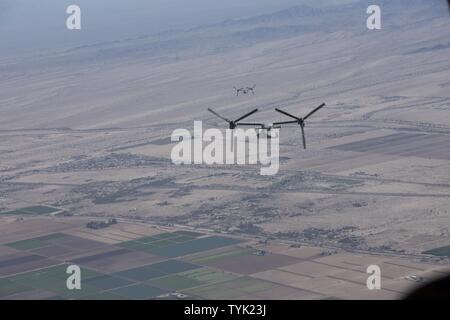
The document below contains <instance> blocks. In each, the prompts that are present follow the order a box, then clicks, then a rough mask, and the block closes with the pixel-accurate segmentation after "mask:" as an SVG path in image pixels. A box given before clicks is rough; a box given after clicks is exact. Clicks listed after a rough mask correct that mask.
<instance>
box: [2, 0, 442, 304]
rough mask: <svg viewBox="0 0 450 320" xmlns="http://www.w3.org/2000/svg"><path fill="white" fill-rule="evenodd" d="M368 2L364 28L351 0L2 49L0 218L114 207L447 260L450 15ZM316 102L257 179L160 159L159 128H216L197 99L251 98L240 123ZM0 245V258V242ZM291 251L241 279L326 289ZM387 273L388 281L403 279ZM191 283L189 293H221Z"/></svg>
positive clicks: (144, 215) (236, 230) (163, 143)
mask: <svg viewBox="0 0 450 320" xmlns="http://www.w3.org/2000/svg"><path fill="white" fill-rule="evenodd" d="M380 3H381V4H380V5H381V7H382V9H383V27H382V29H381V30H368V29H367V28H366V18H367V14H366V8H367V2H366V1H361V2H358V3H356V4H351V5H345V6H342V7H339V8H334V7H333V8H327V9H311V8H308V7H294V8H291V9H288V10H285V11H281V12H276V13H273V14H270V15H265V16H257V17H250V18H247V19H242V20H230V21H225V22H223V23H220V24H214V25H208V26H202V27H199V28H194V29H190V30H178V31H172V32H167V33H162V34H158V35H149V36H146V37H140V38H130V39H123V40H121V41H115V42H106V43H99V44H97V45H91V46H83V47H77V48H67V50H64V51H56V52H42V53H39V54H34V55H32V56H20V57H19V56H18V57H4V58H1V57H0V75H1V76H0V218H1V219H2V220H0V229H1V227H2V225H4V224H5V225H9V224H11V226H14V227H16V226H17V225H20V223H27V222H28V221H30V220H29V219H31V221H32V219H36V218H35V215H36V214H37V215H40V214H42V215H54V216H55V219H57V221H58V223H62V224H68V225H71V228H75V227H80V226H81V224H80V225H76V226H75V227H74V226H73V224H74V223H75V224H76V221H79V220H78V219H92V218H95V219H107V218H118V219H123V221H128V222H130V221H135V222H139V223H147V224H151V225H153V226H160V227H167V228H188V229H189V230H191V231H192V230H193V231H195V230H208V232H212V233H216V234H219V233H220V234H222V235H223V234H227V235H228V236H232V237H238V238H239V237H245V238H246V239H248V241H251V240H249V239H256V240H255V241H265V240H268V241H275V242H276V241H281V242H283V241H287V243H289V245H288V246H287V247H286V248H283V249H282V250H281V249H280V250H281V251H283V252H284V251H285V250H289V249H288V248H290V247H289V246H291V245H293V244H296V243H297V244H298V245H300V246H308V247H311V248H315V250H319V251H320V252H323V251H327V250H337V252H339V253H337V254H340V255H342V257H345V259H351V258H349V256H348V255H352V254H355V255H358V254H361V255H368V256H367V257H369V258H367V259H369V260H371V261H372V260H376V261H378V260H380V259H381V260H383V258H382V257H389V259H394V260H395V259H404V258H405V259H409V260H408V261H414V263H417V264H418V265H417V266H419V267H418V268H419V269H420V270H421V267H420V263H428V264H432V266H433V267H431V269H433V268H440V267H445V266H446V265H448V261H449V259H450V250H448V248H447V247H448V246H450V97H449V94H448V93H449V88H450V42H449V41H450V40H449V39H450V38H449V35H450V19H449V15H448V11H447V10H446V9H445V6H444V5H445V4H444V3H443V2H442V4H439V3H433V4H432V5H427V4H428V1H422V0H414V1H381V2H380ZM253 84H257V86H256V89H255V93H256V94H255V95H251V94H250V95H241V96H239V97H236V95H235V92H234V90H233V86H247V85H253ZM322 102H326V103H327V106H326V107H325V108H324V109H323V110H321V111H320V112H319V113H317V114H316V115H315V116H314V117H312V118H311V119H310V120H309V121H308V123H307V126H306V134H307V139H308V149H307V150H303V149H302V146H301V143H302V142H301V133H300V128H299V127H298V126H295V125H293V126H292V127H289V128H283V129H282V130H281V139H280V141H281V145H280V170H279V173H278V174H277V175H274V176H261V175H260V173H259V169H260V168H259V166H249V165H244V166H233V165H224V166H220V165H215V166H208V165H188V166H186V165H184V166H176V165H174V164H173V163H172V162H171V159H170V154H171V150H172V148H173V146H174V143H172V142H171V141H170V137H171V134H172V132H173V130H175V129H178V128H184V129H188V130H192V129H193V124H194V121H195V120H202V121H203V123H204V125H206V126H208V127H209V128H220V129H225V128H226V123H225V122H221V121H220V119H218V118H215V117H214V116H213V115H211V114H210V113H208V112H207V108H213V109H214V110H216V111H218V112H220V113H221V114H223V115H226V116H227V117H230V118H234V117H238V116H239V115H242V114H244V113H246V112H248V111H250V110H252V109H253V108H258V109H259V112H258V113H256V114H255V115H252V116H251V120H254V121H257V122H259V121H262V122H267V121H269V122H276V121H283V120H286V118H285V117H283V116H282V115H280V114H278V113H276V112H275V111H274V109H275V108H281V109H283V110H286V111H289V112H290V113H292V114H295V115H298V116H302V115H305V114H307V113H308V112H309V111H310V110H311V109H313V108H314V107H316V106H318V105H320V104H321V103H322ZM39 206H44V208H47V207H48V208H54V210H53V211H52V210H49V211H48V212H47V211H46V210H44V211H40V209H39V208H41V207H39ZM35 207H37V208H38V210H37V211H36V210H34V209H29V208H35ZM24 208H25V209H24ZM27 208H28V209H27ZM11 219H12V220H11ZM16 219H20V220H19V221H16ZM43 219H44V218H43ZM49 219H50V218H49ZM65 220H67V222H64V221H65ZM74 221H75V222H74ZM80 221H84V220H80ZM69 229H70V228H69ZM1 230H2V232H3V229H1ZM55 230H56V231H55V232H62V231H61V229H60V227H57V228H56V229H55ZM50 232H51V230H49V231H48V233H50ZM78 236H79V235H78ZM2 237H3V233H2V234H0V239H2ZM247 237H250V238H247ZM27 238H30V236H25V234H22V235H21V236H20V237H18V238H17V239H11V238H9V237H8V239H6V238H5V240H4V241H2V242H4V243H7V241H8V243H10V242H12V241H20V240H23V239H27ZM122 240H123V239H122ZM103 242H104V240H103ZM100 247H101V246H100ZM1 248H2V252H0V256H3V255H7V254H12V253H11V252H9V251H8V250H9V249H4V248H3V247H1ZM5 248H6V247H5ZM320 248H322V249H320ZM446 248H447V249H446ZM434 249H440V250H438V252H439V254H433V253H435V252H437V251H433V250H434ZM341 250H342V251H341ZM430 250H431V251H430ZM3 251H4V252H5V253H3ZM272 251H273V250H272ZM341 252H344V253H341ZM442 252H443V253H442ZM284 253H285V252H284ZM284 253H280V254H284ZM273 254H278V253H277V252H274V253H273ZM371 255H376V256H375V258H370V257H372V256H371ZM287 256H289V257H291V256H290V255H287ZM314 257H315V256H314ZM338 257H339V256H338ZM364 257H365V256H364ZM380 257H381V258H380ZM294 258H295V256H294ZM294 258H292V257H291V258H286V259H288V260H289V259H294ZM299 259H300V260H301V261H300V260H299V261H291V260H289V261H287V262H286V264H285V265H280V266H278V265H274V266H272V265H270V268H269V266H268V267H267V268H266V269H264V270H261V271H260V272H259V273H258V272H253V271H252V272H251V274H252V279H253V277H255V278H258V279H261V280H264V281H272V280H273V279H274V277H275V278H276V279H278V281H279V283H284V282H283V281H286V280H285V279H286V278H285V277H286V276H287V275H288V274H291V273H294V274H297V277H298V279H297V280H296V281H297V282H298V284H299V287H298V288H302V290H303V289H304V290H306V291H302V292H297V291H295V290H294V289H292V288H291V290H292V291H289V290H288V291H289V292H290V293H292V296H290V295H289V294H290V293H289V294H288V293H286V295H285V297H291V298H305V299H315V298H326V297H337V295H338V292H339V291H342V287H340V286H339V283H340V282H339V281H341V280H339V277H344V275H343V274H341V273H342V272H345V271H348V270H337V269H335V268H338V267H336V265H335V264H336V263H337V262H336V261H337V260H333V262H332V263H331V262H330V263H329V264H330V265H328V264H326V263H328V262H326V261H322V260H327V259H326V257H325V258H323V257H322V258H320V259H322V260H321V263H323V266H324V268H331V269H333V270H332V271H330V272H331V273H333V272H334V271H335V274H336V275H335V277H336V278H335V279H334V281H335V282H336V287H334V286H333V284H330V285H331V287H328V286H326V287H327V288H328V289H327V290H324V291H321V290H318V291H317V290H314V288H315V287H316V286H317V288H319V287H321V285H320V282H315V281H308V279H309V277H316V275H312V274H311V272H320V269H318V268H315V267H314V266H313V265H310V266H309V267H308V266H307V265H299V266H298V268H297V264H298V263H304V261H303V260H302V259H303V258H299ZM308 259H309V258H308ZM308 259H306V260H308ZM314 259H315V258H314ZM342 259H344V258H342ZM345 259H344V260H345ZM361 259H362V258H361ZM377 259H378V260H377ZM386 259H388V258H386ZM144 260H145V259H144ZM275 260H276V259H275ZM338 260H339V259H338ZM344 260H343V261H344ZM145 261H146V262H149V261H147V260H145ZM280 261H281V260H280ZM308 261H309V260H308ZM345 261H347V260H345ZM395 261H397V260H395ZM191 262H192V261H191ZM310 263H311V264H314V263H316V262H314V261H313V262H310ZM411 263H413V262H411ZM388 264H389V263H388ZM361 265H364V264H361ZM227 266H228V267H226V268H230V270H234V269H233V265H232V263H231V262H230V265H227ZM391 266H392V265H391ZM417 266H416V267H417ZM221 268H222V266H221ZM303 268H304V269H303ZM119 269H120V268H119ZM394 269H395V268H394ZM422 269H423V270H428V269H430V268H429V267H428V265H427V267H424V268H422ZM27 270H28V269H27ZM268 270H275V271H268ZM298 270H300V271H298ZM386 270H390V267H386ZM112 271H114V272H116V271H117V270H112ZM112 271H111V272H112ZM119 271H120V270H119ZM239 272H240V273H242V274H250V271H239ZM324 272H325V273H326V274H327V275H329V270H326V271H324ZM386 272H390V271H386ZM392 272H393V275H392V279H393V281H394V280H396V279H397V280H398V277H400V276H401V277H403V276H405V275H404V274H403V273H402V274H401V275H400V274H399V275H397V274H395V271H392ZM353 276H354V275H352V277H353ZM363 276H364V274H363ZM327 277H328V276H327ZM287 279H288V280H287V281H288V282H289V283H292V281H291V280H289V277H288V278H287ZM352 279H353V278H352ZM361 279H362V278H361ZM361 279H360V278H359V277H356V278H355V279H354V280H352V281H354V282H358V281H359V282H361ZM297 282H296V283H297ZM354 282H349V283H346V284H348V285H349V286H350V287H351V286H352V285H355V283H354ZM394 282H395V281H394ZM394 282H393V283H392V286H393V287H392V288H394V287H395V283H394ZM308 283H309V284H308ZM230 285H231V284H230ZM309 285H310V286H311V287H308V286H309ZM399 286H400V284H399ZM333 288H336V291H333ZM279 289H280V290H287V289H286V288H284V287H283V288H281V287H280V288H279ZM308 289H311V290H310V291H308ZM205 290H206V289H205ZM393 290H394V289H393ZM394 291H395V290H394ZM158 292H159V291H158ZM202 292H203V291H201V292H200V291H199V292H197V291H196V292H191V293H192V295H193V296H199V297H208V298H220V297H215V296H213V295H211V294H210V293H205V292H203V293H202ZM283 292H284V291H283ZM305 292H306V293H305ZM349 292H351V290H349ZM397 293H398V292H385V296H384V297H385V298H392V299H393V298H398V295H397ZM243 297H244V295H243ZM264 297H266V296H264ZM357 297H358V295H355V294H350V295H349V296H345V297H341V298H357ZM359 297H361V298H364V297H365V296H363V295H362V293H361V295H360V296H359ZM369 298H370V297H369Z"/></svg>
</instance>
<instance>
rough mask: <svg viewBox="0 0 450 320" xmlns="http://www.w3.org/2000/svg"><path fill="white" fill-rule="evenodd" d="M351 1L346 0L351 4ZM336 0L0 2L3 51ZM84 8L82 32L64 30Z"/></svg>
mask: <svg viewBox="0 0 450 320" xmlns="http://www.w3.org/2000/svg"><path fill="white" fill-rule="evenodd" d="M352 1H354V0H347V1H344V2H352ZM344 2H342V1H339V2H337V1H334V0H322V1H311V0H300V1H299V0H279V1H273V0H247V1H245V4H243V3H242V1H237V0H230V1H227V2H219V1H216V2H212V1H209V0H191V1H190V2H189V6H187V5H186V2H185V1H183V2H181V0H151V1H148V0H133V1H131V2H125V1H123V0H97V1H95V2H93V1H89V0H77V1H73V0H69V1H68V0H61V1H56V0H41V1H39V3H37V2H35V1H30V0H0V38H1V39H2V43H3V45H2V46H1V48H0V53H1V54H3V55H8V54H17V53H18V54H20V53H25V52H29V51H31V50H33V51H35V50H54V49H58V48H64V47H72V46H78V45H82V44H90V43H97V42H103V41H111V40H117V39H123V38H128V37H138V36H142V35H147V34H154V33H158V32H162V31H166V30H172V29H184V28H192V27H196V26H199V25H203V24H211V23H218V22H221V21H223V20H227V19H239V18H245V17H250V16H256V15H261V14H267V13H271V12H275V11H278V10H283V9H286V8H289V7H292V6H296V5H302V4H307V5H311V4H314V5H316V6H317V5H329V4H336V3H339V4H340V3H344ZM71 4H77V5H79V6H80V7H81V8H82V30H81V31H78V32H69V31H68V30H67V29H66V28H65V21H66V18H67V14H66V12H65V11H66V8H67V7H68V6H69V5H71Z"/></svg>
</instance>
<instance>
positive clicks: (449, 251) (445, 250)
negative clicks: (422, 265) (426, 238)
mask: <svg viewBox="0 0 450 320" xmlns="http://www.w3.org/2000/svg"><path fill="white" fill-rule="evenodd" d="M422 253H423V254H432V255H434V256H440V257H449V258H450V246H446V247H440V248H435V249H431V250H428V251H424V252H422Z"/></svg>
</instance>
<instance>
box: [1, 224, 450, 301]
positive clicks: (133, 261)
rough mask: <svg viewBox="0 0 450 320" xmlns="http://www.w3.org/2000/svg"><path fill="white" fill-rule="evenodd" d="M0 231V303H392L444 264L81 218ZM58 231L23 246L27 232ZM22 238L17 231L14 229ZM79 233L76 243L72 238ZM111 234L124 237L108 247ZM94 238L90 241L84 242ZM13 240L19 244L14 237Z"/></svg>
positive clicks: (443, 269) (9, 226) (445, 270)
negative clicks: (370, 280) (372, 278)
mask: <svg viewBox="0 0 450 320" xmlns="http://www.w3.org/2000/svg"><path fill="white" fill-rule="evenodd" d="M36 219H38V220H27V219H25V220H13V221H10V222H9V223H7V224H4V225H2V226H0V232H1V231H3V230H6V229H12V230H16V231H17V232H16V233H14V235H11V236H10V240H11V241H9V240H7V239H3V240H2V242H1V244H0V299H25V300H26V299H32V300H36V299H57V300H63V299H64V300H65V299H75V300H77V299H89V300H103V299H107V300H114V299H120V300H128V299H131V300H148V299H329V298H338V299H352V298H353V299H355V298H361V297H363V298H368V299H386V298H388V299H391V298H392V299H394V298H399V297H401V296H402V295H403V294H406V293H407V292H408V291H409V290H410V289H411V288H412V287H413V286H414V283H413V282H411V281H409V280H407V279H406V278H405V277H407V276H411V275H421V276H423V277H424V279H427V280H428V279H434V278H435V277H437V276H439V275H443V274H447V273H448V274H450V269H448V268H446V267H445V266H442V265H438V264H430V263H421V262H417V261H411V259H410V260H408V259H395V258H387V257H383V256H377V255H365V254H351V253H345V252H330V251H329V250H327V249H325V248H314V247H309V246H301V247H293V246H291V245H288V244H284V243H281V242H270V243H261V242H258V241H253V240H249V239H245V238H239V237H230V236H226V235H217V234H214V233H210V232H204V231H202V232H197V231H188V230H177V228H170V227H164V228H163V227H157V226H152V225H148V224H138V223H128V222H127V223H125V222H124V223H118V224H117V225H114V226H110V227H108V228H106V229H102V230H92V229H88V228H86V227H85V223H86V221H85V220H73V221H71V225H70V226H68V224H67V223H68V222H69V221H70V219H69V220H67V219H64V220H65V223H64V224H59V220H62V219H61V218H55V217H51V216H47V217H39V218H36ZM38 221H40V222H41V223H42V222H47V225H48V226H49V227H50V228H51V227H52V226H53V227H54V226H55V225H56V226H59V228H57V229H59V230H54V231H53V232H51V233H46V232H45V231H41V232H39V234H36V236H34V237H31V238H28V237H27V235H26V232H25V231H23V230H27V228H24V227H26V225H27V224H32V223H35V222H38ZM21 230H22V231H21ZM83 233H84V234H86V235H90V237H81V236H76V235H74V234H78V235H81V234H83ZM111 234H116V235H120V236H121V237H123V238H125V237H126V238H127V240H126V241H117V242H115V243H113V244H112V243H111V239H110V238H109V236H110V235H111ZM94 235H95V238H96V240H92V239H90V238H92V236H94ZM19 238H21V239H19ZM370 264H379V265H380V266H381V267H382V268H383V270H384V288H385V289H383V290H381V291H379V292H376V293H374V292H371V291H369V290H368V289H367V288H366V283H365V282H366V279H367V274H366V272H365V269H366V268H367V266H368V265H370ZM70 265H77V266H79V267H80V268H81V277H82V287H81V290H69V289H68V288H67V285H66V281H67V278H68V277H69V274H67V272H66V271H67V268H68V266H70Z"/></svg>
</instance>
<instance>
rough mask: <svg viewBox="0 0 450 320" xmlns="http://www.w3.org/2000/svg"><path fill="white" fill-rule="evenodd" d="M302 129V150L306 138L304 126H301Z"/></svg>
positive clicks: (304, 146) (304, 147)
mask: <svg viewBox="0 0 450 320" xmlns="http://www.w3.org/2000/svg"><path fill="white" fill-rule="evenodd" d="M300 127H301V128H302V141H303V149H306V136H305V126H304V125H301V126H300Z"/></svg>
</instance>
